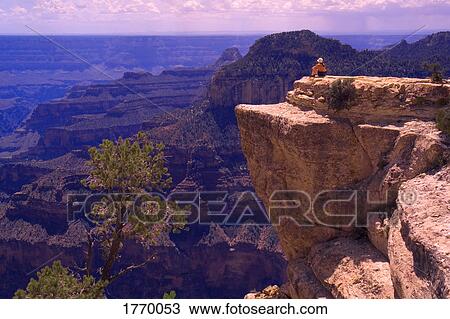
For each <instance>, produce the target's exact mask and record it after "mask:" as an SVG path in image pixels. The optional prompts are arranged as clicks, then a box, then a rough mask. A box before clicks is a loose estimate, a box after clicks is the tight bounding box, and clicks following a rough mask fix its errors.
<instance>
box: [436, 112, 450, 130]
mask: <svg viewBox="0 0 450 319" xmlns="http://www.w3.org/2000/svg"><path fill="white" fill-rule="evenodd" d="M436 126H437V128H438V129H439V130H441V131H442V132H445V133H447V134H448V135H450V107H447V108H445V109H441V110H439V111H438V113H437V115H436Z"/></svg>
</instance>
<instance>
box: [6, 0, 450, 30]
mask: <svg viewBox="0 0 450 319" xmlns="http://www.w3.org/2000/svg"><path fill="white" fill-rule="evenodd" d="M6 3H9V4H10V6H9V7H8V6H7V5H5V4H4V2H2V9H3V10H1V9H0V16H1V19H0V25H2V26H8V28H11V27H10V25H11V22H14V21H15V22H16V23H17V25H19V24H20V25H22V24H23V23H22V19H24V18H26V19H29V20H30V21H32V23H34V24H35V25H38V26H39V25H40V26H41V27H42V28H43V29H49V30H50V32H56V33H58V32H65V30H69V31H70V32H80V33H86V32H92V33H95V32H97V31H98V32H100V31H102V32H103V30H106V31H104V32H106V33H108V32H110V33H112V32H130V33H133V32H136V33H141V32H142V33H143V32H149V33H158V32H169V33H171V32H191V31H194V32H202V31H211V32H215V31H240V32H255V31H259V30H260V31H263V32H266V31H273V30H275V31H281V30H289V29H291V30H292V29H301V28H308V29H313V30H319V31H323V30H329V31H332V32H335V31H339V32H364V31H368V30H370V31H371V30H375V31H376V30H400V29H401V30H406V31H407V30H414V29H415V28H417V27H418V26H419V25H427V28H430V29H431V28H436V29H438V28H439V29H442V28H447V29H448V22H446V21H448V20H447V19H446V18H447V16H448V14H450V0H220V1H219V0H26V1H25V0H23V1H15V3H21V6H14V5H15V3H14V1H13V0H7V1H6ZM2 21H3V24H2ZM8 23H9V24H8ZM99 28H100V29H99ZM78 30H80V31H78ZM86 30H87V31H86ZM89 30H92V31H89ZM112 30H113V31H112ZM371 32H372V31H371Z"/></svg>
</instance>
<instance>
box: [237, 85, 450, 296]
mask: <svg viewBox="0 0 450 319" xmlns="http://www.w3.org/2000/svg"><path fill="white" fill-rule="evenodd" d="M336 79H337V77H326V78H322V79H312V78H303V79H302V80H300V81H297V82H295V84H294V90H293V91H291V92H289V93H288V95H287V102H286V103H281V104H274V105H240V106H238V107H237V108H236V113H237V117H238V123H239V128H240V133H241V144H242V148H243V151H244V154H245V156H246V158H247V163H248V166H249V169H250V175H251V177H252V181H253V184H254V186H255V189H256V191H257V193H258V195H259V196H260V197H261V199H262V200H263V202H264V204H265V206H266V208H267V209H268V210H269V211H270V215H271V219H272V222H273V223H274V224H275V225H276V228H277V232H278V235H279V238H280V241H281V245H282V248H283V251H284V253H285V254H286V256H287V258H288V262H289V266H288V277H289V284H290V285H291V287H290V293H291V296H292V297H297V298H311V297H328V296H333V297H335V298H394V297H395V296H396V297H404V298H420V297H422V298H424V297H433V298H446V297H448V296H449V280H450V276H449V266H450V241H449V238H448V230H449V229H450V221H449V218H450V205H449V203H450V195H449V194H450V192H449V190H450V189H449V187H450V186H449V173H448V172H449V168H448V161H449V140H448V137H446V136H445V135H444V134H443V133H441V132H440V131H439V130H438V129H437V128H436V126H435V123H434V118H435V114H436V112H437V110H439V109H440V108H442V107H445V106H446V105H448V104H449V103H450V100H449V88H450V85H448V84H445V85H438V84H432V83H430V82H429V81H428V80H420V79H404V78H375V77H353V78H351V80H352V81H353V82H352V83H353V86H354V87H355V89H356V98H355V99H354V100H352V101H349V103H350V108H349V109H346V110H343V111H338V112H336V111H334V110H332V109H330V108H329V104H328V102H329V87H330V85H331V83H332V82H333V81H335V80H336ZM278 190H289V191H291V192H290V193H289V194H287V195H286V194H284V195H283V196H284V197H283V196H282V195H280V193H278V194H277V193H275V194H274V192H275V191H278ZM293 190H295V191H301V192H304V193H298V192H297V193H294V192H292V191H293ZM330 191H332V192H330ZM282 200H283V201H282ZM280 205H281V206H282V208H280Z"/></svg>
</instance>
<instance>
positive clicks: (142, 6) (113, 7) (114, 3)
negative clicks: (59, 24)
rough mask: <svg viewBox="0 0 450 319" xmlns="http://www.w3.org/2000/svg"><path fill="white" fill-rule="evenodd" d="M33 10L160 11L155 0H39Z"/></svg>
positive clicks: (90, 12) (66, 12)
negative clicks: (153, 0)
mask: <svg viewBox="0 0 450 319" xmlns="http://www.w3.org/2000/svg"><path fill="white" fill-rule="evenodd" d="M33 10H35V11H36V12H38V13H40V14H55V15H75V14H79V13H81V12H83V14H88V15H95V14H126V13H139V14H145V13H160V10H159V8H158V7H157V6H156V5H155V3H154V2H152V1H146V0H126V1H125V0H37V1H36V4H35V6H34V7H33Z"/></svg>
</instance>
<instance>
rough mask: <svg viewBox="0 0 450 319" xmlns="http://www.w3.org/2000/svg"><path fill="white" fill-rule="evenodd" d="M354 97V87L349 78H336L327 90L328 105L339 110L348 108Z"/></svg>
mask: <svg viewBox="0 0 450 319" xmlns="http://www.w3.org/2000/svg"><path fill="white" fill-rule="evenodd" d="M355 99H356V88H355V86H354V85H353V80H351V79H344V80H342V79H338V80H336V81H334V82H333V83H332V84H331V86H330V89H329V92H328V106H329V107H330V108H331V109H333V110H335V111H340V110H343V109H349V108H350V106H351V103H352V102H353V101H354V100H355Z"/></svg>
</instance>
